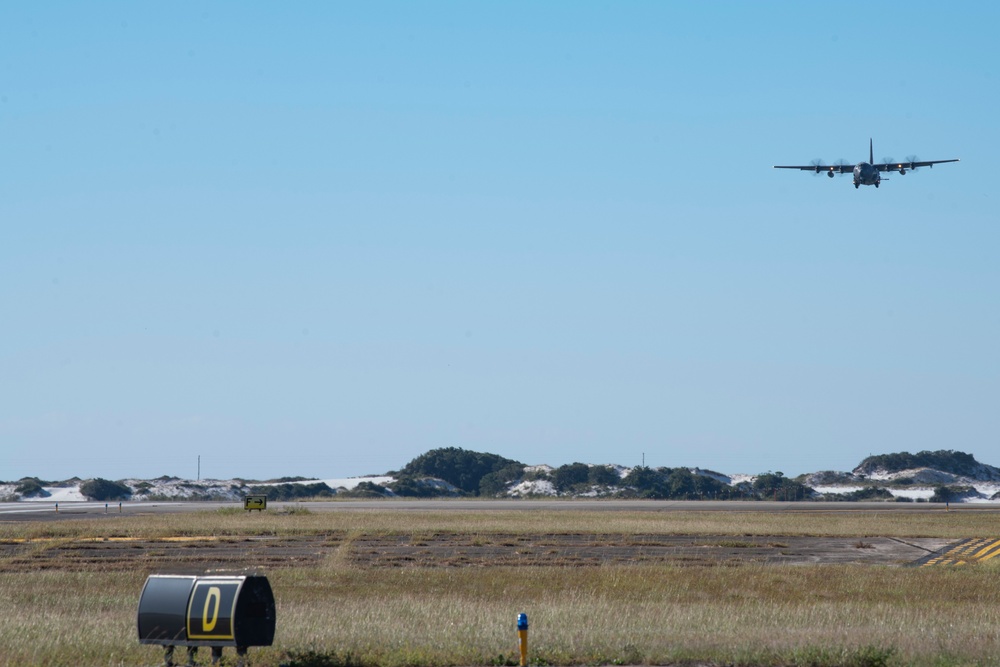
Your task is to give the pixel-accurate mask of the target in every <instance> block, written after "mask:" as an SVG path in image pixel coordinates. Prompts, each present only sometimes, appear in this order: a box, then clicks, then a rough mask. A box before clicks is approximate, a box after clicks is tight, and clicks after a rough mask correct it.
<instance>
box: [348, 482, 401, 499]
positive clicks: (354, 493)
mask: <svg viewBox="0 0 1000 667" xmlns="http://www.w3.org/2000/svg"><path fill="white" fill-rule="evenodd" d="M340 495H342V496H344V497H347V498H384V497H385V496H388V495H389V489H387V488H386V487H384V486H381V485H379V484H376V483H374V482H359V483H358V485H357V486H355V487H354V488H353V489H351V490H349V491H342V492H341V493H340Z"/></svg>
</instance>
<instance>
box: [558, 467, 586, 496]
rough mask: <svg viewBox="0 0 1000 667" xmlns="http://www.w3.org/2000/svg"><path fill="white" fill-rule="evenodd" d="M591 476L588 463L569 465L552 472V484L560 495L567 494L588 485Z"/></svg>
mask: <svg viewBox="0 0 1000 667" xmlns="http://www.w3.org/2000/svg"><path fill="white" fill-rule="evenodd" d="M589 476H590V466H588V465H587V464H586V463H567V464H566V465H561V466H559V467H558V468H556V469H555V470H553V471H552V484H553V485H554V486H555V487H556V491H558V492H559V493H566V492H567V491H571V490H572V489H574V488H575V487H577V486H579V485H583V484H586V483H587V479H588V478H589Z"/></svg>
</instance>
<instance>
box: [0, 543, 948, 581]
mask: <svg viewBox="0 0 1000 667" xmlns="http://www.w3.org/2000/svg"><path fill="white" fill-rule="evenodd" d="M950 542H951V541H950V540H941V539H928V538H921V539H913V540H900V539H895V538H877V537H876V538H867V537H866V538H865V539H864V541H863V542H862V541H860V540H858V539H857V538H824V537H756V536H755V537H733V536H724V535H720V536H707V537H706V536H684V535H595V534H553V533H549V534H538V535H531V534H528V535H525V534H518V535H503V534H491V535H472V534H463V533H434V534H426V533H420V534H403V535H367V536H366V535H362V536H352V537H351V539H350V541H349V542H348V541H345V536H344V535H339V534H330V535H307V536H295V537H221V538H217V537H193V538H172V539H152V540H150V539H140V540H129V539H107V540H65V539H64V540H31V541H7V542H0V571H3V572H23V571H37V570H49V569H51V570H65V571H84V570H118V569H122V568H123V567H127V568H129V569H137V570H142V571H148V572H160V573H169V572H175V573H181V572H204V571H205V570H215V571H220V570H242V569H245V568H284V567H303V566H315V565H318V564H319V563H321V562H322V561H323V560H324V559H326V558H328V557H331V556H333V555H334V554H336V555H337V556H338V558H343V559H346V561H347V562H349V563H351V564H352V565H353V566H355V567H361V568H399V567H595V566H600V565H605V564H665V565H666V564H670V565H689V566H719V565H742V564H748V563H764V564H786V565H806V564H822V563H859V564H880V565H905V564H910V563H914V562H916V561H918V560H920V559H926V557H928V556H929V555H930V554H933V553H936V552H938V551H940V550H941V549H943V548H945V547H946V546H948V544H950Z"/></svg>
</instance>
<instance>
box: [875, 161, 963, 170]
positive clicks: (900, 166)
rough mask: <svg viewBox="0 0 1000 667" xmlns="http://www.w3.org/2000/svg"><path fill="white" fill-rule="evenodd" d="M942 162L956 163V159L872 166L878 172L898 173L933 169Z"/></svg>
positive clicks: (881, 163) (882, 163)
mask: <svg viewBox="0 0 1000 667" xmlns="http://www.w3.org/2000/svg"><path fill="white" fill-rule="evenodd" d="M944 162H958V158H955V159H953V160H924V161H923V162H916V161H914V162H907V161H905V160H904V161H902V162H880V163H879V164H876V165H872V166H874V167H875V168H876V169H878V170H879V171H899V170H901V169H905V170H913V169H916V168H917V167H933V166H934V165H936V164H942V163H944Z"/></svg>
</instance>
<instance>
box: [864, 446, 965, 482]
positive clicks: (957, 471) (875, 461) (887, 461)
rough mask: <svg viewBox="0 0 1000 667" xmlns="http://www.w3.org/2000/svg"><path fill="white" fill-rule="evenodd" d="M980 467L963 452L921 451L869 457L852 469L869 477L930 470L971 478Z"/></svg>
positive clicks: (944, 450) (943, 450)
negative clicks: (880, 473)
mask: <svg viewBox="0 0 1000 667" xmlns="http://www.w3.org/2000/svg"><path fill="white" fill-rule="evenodd" d="M981 467H982V464H980V463H979V462H978V461H976V457H974V456H973V455H972V454H966V453H964V452H956V451H952V450H950V449H949V450H946V449H939V450H937V451H934V452H931V451H922V452H917V453H916V454H911V453H909V452H899V453H896V454H880V455H878V456H869V457H868V458H866V459H865V460H864V461H862V462H861V463H860V465H858V467H857V468H855V469H854V472H855V473H858V474H864V475H870V474H871V473H873V472H876V471H879V470H884V471H886V472H902V471H903V470H912V469H913V468H932V469H934V470H940V471H942V472H948V473H951V474H953V475H966V476H972V475H975V474H976V472H977V471H978V470H979V469H980V468H981Z"/></svg>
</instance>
